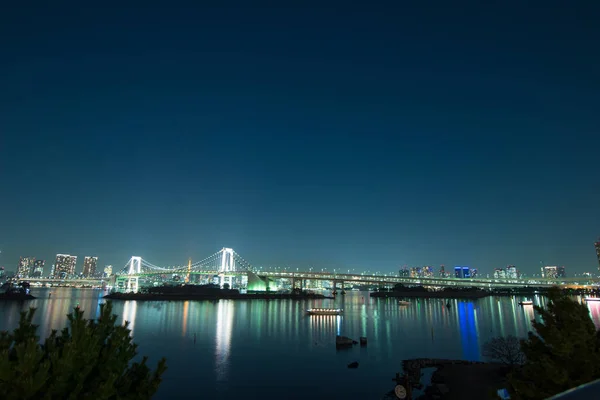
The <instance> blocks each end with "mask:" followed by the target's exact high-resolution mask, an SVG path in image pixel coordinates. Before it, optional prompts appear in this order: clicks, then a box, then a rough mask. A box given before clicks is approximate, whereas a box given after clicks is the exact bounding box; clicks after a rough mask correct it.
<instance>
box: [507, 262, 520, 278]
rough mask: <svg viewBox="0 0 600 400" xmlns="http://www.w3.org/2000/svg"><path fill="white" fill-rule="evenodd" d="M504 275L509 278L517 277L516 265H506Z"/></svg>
mask: <svg viewBox="0 0 600 400" xmlns="http://www.w3.org/2000/svg"><path fill="white" fill-rule="evenodd" d="M506 277H507V278H509V279H517V278H518V277H519V272H518V271H517V267H515V266H514V265H509V266H508V267H506Z"/></svg>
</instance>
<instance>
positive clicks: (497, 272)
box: [494, 268, 506, 279]
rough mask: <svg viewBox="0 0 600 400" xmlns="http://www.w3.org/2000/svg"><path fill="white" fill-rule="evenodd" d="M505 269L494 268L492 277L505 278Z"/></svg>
mask: <svg viewBox="0 0 600 400" xmlns="http://www.w3.org/2000/svg"><path fill="white" fill-rule="evenodd" d="M505 278H506V271H505V270H504V268H494V279H505Z"/></svg>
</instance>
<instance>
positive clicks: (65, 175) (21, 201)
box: [0, 1, 600, 273]
mask: <svg viewBox="0 0 600 400" xmlns="http://www.w3.org/2000/svg"><path fill="white" fill-rule="evenodd" d="M39 3H40V4H39V5H38V6H37V7H32V6H27V7H26V8H22V9H15V8H12V9H6V8H5V9H4V10H3V12H2V14H1V16H0V41H1V42H0V43H1V46H0V48H1V49H2V50H1V54H2V55H1V62H0V178H1V179H0V211H1V215H2V216H1V221H2V222H1V224H0V227H1V229H0V249H1V250H2V254H1V255H0V265H4V266H5V267H6V268H7V269H14V268H15V266H16V263H17V261H18V257H19V256H21V255H23V256H25V255H31V256H35V257H38V258H45V259H48V260H52V259H53V257H54V255H55V254H56V253H70V254H76V255H78V256H80V257H83V256H84V255H97V256H99V257H100V260H99V262H100V264H102V265H104V264H113V265H115V266H121V265H123V264H125V262H126V261H127V260H128V259H129V257H130V256H131V255H141V256H142V257H143V258H145V259H146V260H148V261H150V262H152V263H154V264H158V265H167V264H168V265H172V264H175V263H177V264H179V263H185V262H186V260H187V258H188V257H192V258H193V259H195V260H198V259H200V258H203V257H205V256H208V255H210V254H212V253H214V252H216V251H217V250H219V249H220V248H221V247H224V246H225V247H233V248H234V249H235V250H236V251H237V252H239V253H240V254H241V255H242V256H244V257H245V258H246V259H247V260H249V261H250V262H251V263H253V264H255V265H265V266H269V265H288V266H290V267H303V266H306V265H309V264H310V265H313V266H314V267H317V268H319V267H330V268H362V269H370V270H380V271H395V270H397V268H398V266H400V265H405V264H408V265H426V264H428V265H436V266H437V265H439V264H446V265H449V266H453V265H456V264H460V265H470V266H473V267H478V268H480V269H481V270H484V272H485V271H491V269H492V268H494V267H498V266H505V265H506V264H516V265H517V266H518V267H519V268H520V269H522V270H523V271H525V272H528V273H533V272H535V271H538V270H539V269H538V267H539V263H540V261H542V260H543V261H544V262H545V263H547V264H551V265H554V264H559V265H565V266H566V267H567V269H568V272H571V273H574V272H583V271H585V270H588V271H591V270H594V269H596V268H597V267H598V265H597V261H596V259H595V252H594V248H593V241H594V240H595V239H596V238H597V237H598V236H600V212H599V209H600V162H599V160H600V158H599V154H600V153H599V149H600V132H599V130H600V129H599V128H600V114H599V110H600V98H599V97H600V75H599V73H598V71H600V52H599V51H598V43H600V27H599V26H598V23H597V22H598V21H599V20H600V6H599V5H598V3H597V2H594V1H587V2H586V1H582V2H564V1H544V2H540V3H539V4H538V6H537V7H535V8H533V7H532V6H531V5H530V6H529V7H528V6H526V5H525V4H524V3H523V2H509V3H511V4H506V5H505V6H493V7H492V6H481V5H478V4H477V3H479V2H468V3H467V2H465V3H463V4H464V6H463V7H458V6H457V4H454V6H450V5H446V6H440V7H434V6H432V4H436V2H430V3H429V4H430V5H429V6H428V7H426V6H425V5H423V6H420V5H409V4H408V3H409V2H399V1H390V2H373V1H369V2H363V3H362V4H361V3H360V2H339V3H334V2H329V3H327V2H314V5H309V2H271V3H270V4H267V3H265V4H260V3H258V2H253V3H254V4H255V6H254V7H250V6H247V5H246V6H243V4H247V3H249V2H247V1H240V2H232V1H231V2H214V3H223V6H222V7H221V8H218V7H208V6H207V7H200V6H198V5H193V6H192V5H187V6H185V5H182V6H178V5H175V4H176V2H169V3H168V4H170V6H154V5H152V4H154V3H152V2H150V3H147V2H144V3H143V4H142V3H140V7H139V8H137V7H131V8H87V7H86V8H83V7H84V6H83V5H82V3H81V2H77V3H73V4H70V5H68V6H65V5H61V4H59V3H50V4H49V5H48V4H47V2H39ZM194 3H198V2H194ZM204 3H205V2H200V3H198V4H204ZM294 3H295V4H296V5H294ZM414 3H422V2H414ZM444 3H446V4H450V3H453V2H447V1H444V2H438V4H444ZM165 4H166V2H165ZM189 4H193V3H189ZM273 4H279V5H278V6H273ZM299 4H303V6H299ZM317 4H318V5H317ZM79 268H81V265H79Z"/></svg>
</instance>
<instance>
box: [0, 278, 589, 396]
mask: <svg viewBox="0 0 600 400" xmlns="http://www.w3.org/2000/svg"><path fill="white" fill-rule="evenodd" d="M49 291H50V290H49V289H33V290H32V293H33V295H34V296H37V297H38V299H36V300H34V301H31V302H28V303H16V302H2V303H0V330H6V329H13V328H15V327H16V325H17V323H18V319H19V311H21V310H24V309H27V308H28V307H29V306H33V307H37V308H38V312H37V314H36V318H35V319H36V323H37V324H39V325H40V328H39V330H40V336H41V337H45V336H46V335H48V333H49V332H50V330H51V329H61V328H63V327H64V326H65V325H66V320H67V319H66V314H67V313H68V312H70V311H71V310H72V308H73V307H75V306H76V305H79V307H80V308H81V309H83V310H85V316H86V317H88V318H90V317H96V316H97V315H98V313H99V311H100V308H99V305H100V304H102V303H103V302H104V300H103V299H102V296H103V295H104V293H103V292H102V291H100V290H91V289H67V288H53V289H51V291H52V297H51V298H48V292H49ZM519 300H520V298H507V297H503V298H492V297H490V298H486V299H481V300H474V301H463V300H451V304H452V307H451V308H450V309H449V310H448V309H447V308H446V307H445V306H444V305H445V301H444V300H440V299H431V300H424V299H420V300H417V299H415V300H414V301H412V304H411V305H410V306H407V307H399V306H398V305H397V302H396V301H394V300H392V299H389V300H386V299H379V300H378V299H371V298H369V296H368V293H363V292H348V294H347V295H346V296H345V297H342V296H340V298H338V299H337V300H319V301H290V300H271V301H266V300H253V301H231V300H221V301H216V302H210V301H185V302H175V301H172V302H136V301H126V302H114V311H115V313H116V314H118V315H119V316H120V317H121V319H125V320H128V321H131V324H130V328H131V329H132V331H133V336H134V339H135V341H136V343H138V344H139V352H140V354H143V355H148V356H149V357H150V361H151V364H152V365H154V364H155V362H156V361H157V360H158V359H159V358H160V357H161V356H165V357H167V365H168V368H169V369H168V371H167V372H166V373H165V375H164V376H163V377H164V382H163V383H162V385H161V387H160V390H159V392H158V394H157V396H156V398H157V399H176V398H182V399H183V398H203V399H223V400H227V399H239V398H241V397H248V398H259V397H265V398H266V397H271V398H285V399H303V400H304V399H306V398H310V397H312V398H317V399H321V398H323V399H328V400H329V399H332V398H344V399H348V400H354V399H356V400H365V399H379V398H381V396H382V395H383V394H384V393H385V392H387V391H389V390H391V389H392V388H393V383H392V381H391V378H392V377H393V376H394V374H395V373H396V372H399V371H400V370H401V361H402V360H403V359H407V358H418V357H435V358H456V359H467V360H479V359H480V348H481V345H482V344H483V343H484V342H485V341H486V340H488V339H489V338H490V337H493V336H497V335H509V334H512V335H516V336H524V335H526V334H527V332H528V331H529V330H531V329H532V328H531V320H532V319H533V318H534V315H533V309H532V308H531V307H520V306H519V305H518V304H517V302H518V301H519ZM534 301H535V302H536V304H540V303H541V302H543V301H544V300H543V299H542V298H536V299H534ZM334 305H335V306H336V307H341V308H343V309H344V316H343V317H336V316H307V315H305V312H304V311H305V309H306V308H308V307H311V306H316V307H321V306H322V307H331V306H334ZM589 307H590V311H591V314H592V318H593V319H594V322H595V323H596V325H597V326H598V327H600V304H595V303H591V304H590V306H589ZM194 334H195V335H196V343H194ZM336 335H345V336H350V337H352V338H356V339H358V337H359V336H366V337H367V338H368V346H367V347H363V348H361V347H359V346H355V347H354V348H352V349H350V350H345V351H336V349H335V336H336ZM352 361H358V362H359V363H360V366H359V368H358V369H347V367H346V365H347V364H348V363H350V362H352Z"/></svg>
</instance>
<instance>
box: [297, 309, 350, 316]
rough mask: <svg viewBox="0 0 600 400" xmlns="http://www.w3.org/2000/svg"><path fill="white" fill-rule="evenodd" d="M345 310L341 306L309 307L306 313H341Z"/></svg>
mask: <svg viewBox="0 0 600 400" xmlns="http://www.w3.org/2000/svg"><path fill="white" fill-rule="evenodd" d="M343 312H344V310H342V309H341V308H309V309H308V310H306V313H307V314H309V315H340V314H341V313H343Z"/></svg>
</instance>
